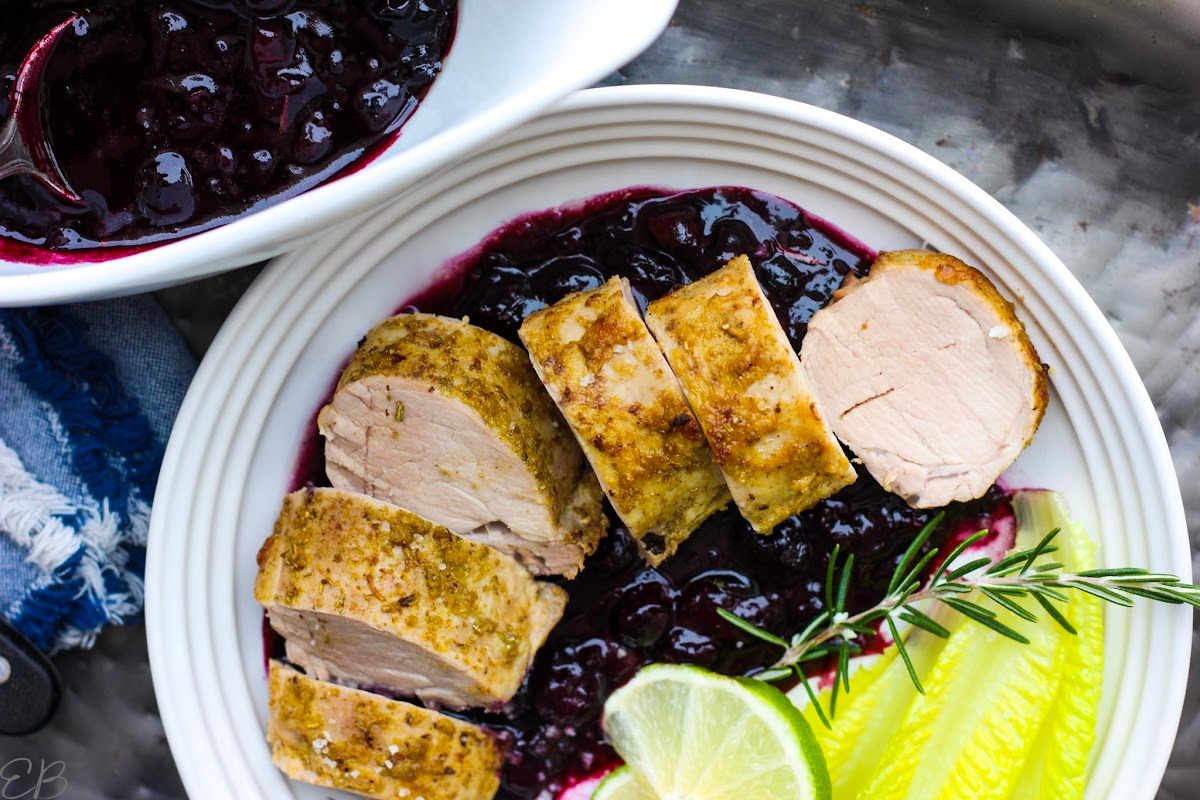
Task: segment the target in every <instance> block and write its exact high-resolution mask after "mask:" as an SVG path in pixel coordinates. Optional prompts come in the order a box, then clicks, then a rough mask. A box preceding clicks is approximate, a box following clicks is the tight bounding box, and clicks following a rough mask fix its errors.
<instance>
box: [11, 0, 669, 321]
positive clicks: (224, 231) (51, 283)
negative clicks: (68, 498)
mask: <svg viewBox="0 0 1200 800" xmlns="http://www.w3.org/2000/svg"><path fill="white" fill-rule="evenodd" d="M676 3H677V0H605V1H604V2H602V3H598V2H590V1H589V0H461V3H460V11H459V23H458V30H457V32H456V34H455V38H454V44H453V46H452V48H451V50H450V55H449V56H448V57H447V59H446V61H445V68H444V70H443V71H442V73H441V75H439V76H438V78H437V80H436V81H434V84H433V87H432V88H431V89H430V91H429V94H428V95H427V96H426V97H425V99H424V100H423V101H422V102H421V104H420V106H419V107H418V108H417V111H416V113H414V114H413V116H412V118H411V119H409V121H408V123H407V124H406V125H405V126H404V127H403V129H402V130H401V133H400V136H399V137H398V138H397V139H396V141H395V142H394V143H393V144H392V145H391V146H390V147H389V148H388V149H387V150H386V151H385V152H384V153H383V154H382V155H381V156H379V157H378V158H377V159H376V160H375V161H373V162H372V163H370V164H368V165H367V166H366V167H364V168H363V169H361V170H359V171H358V172H355V173H352V174H350V175H347V176H345V177H342V178H340V179H338V180H335V181H332V182H330V183H327V184H325V185H323V186H320V187H317V188H315V189H313V190H311V191H308V192H305V193H304V194H301V195H299V196H297V197H294V198H292V199H289V200H285V201H283V202H281V203H279V204H278V205H275V206H272V207H270V208H267V209H265V210H263V211H260V212H257V213H254V214H249V215H246V216H243V217H239V218H237V219H235V220H234V221H233V222H230V223H228V224H225V225H222V226H221V227H218V228H214V229H212V230H209V231H205V232H204V233H199V234H196V235H195V236H191V237H188V238H185V239H180V240H176V241H173V242H168V243H165V244H162V245H159V246H156V247H151V248H149V249H146V250H143V251H141V252H131V253H130V254H129V255H123V256H120V257H117V258H113V259H110V260H99V261H74V262H71V263H65V264H61V265H57V266H56V265H35V264H25V263H20V262H11V261H4V260H0V307H4V306H22V305H35V304H39V303H61V302H66V301H71V300H90V299H97V298H101V297H114V296H118V295H122V294H130V293H133V292H140V291H149V290H151V289H156V288H160V287H163V286H168V285H171V284H174V283H181V282H183V281H187V280H193V279H195V278H201V277H204V276H206V275H213V274H215V273H218V272H223V271H225V270H230V269H233V268H235V267H240V266H244V265H246V264H253V263H255V262H257V261H262V260H264V259H267V258H270V257H272V256H275V255H279V254H280V253H283V252H286V251H288V250H292V249H295V248H297V247H300V246H302V245H304V244H305V243H307V242H309V241H311V240H312V239H313V238H314V237H315V236H316V235H319V234H320V233H321V232H323V231H325V230H327V229H328V228H329V227H331V226H333V225H335V224H336V223H339V222H343V221H345V220H348V219H350V218H351V217H354V216H356V215H359V214H362V213H364V212H367V211H370V210H372V209H375V208H379V207H380V206H382V205H384V204H386V203H387V202H389V201H390V200H392V199H394V198H395V197H396V196H397V195H399V194H400V193H402V192H404V191H405V190H406V189H408V188H410V187H412V186H413V185H414V184H417V183H418V182H419V181H420V180H421V179H422V178H423V177H425V176H427V175H430V174H431V173H433V172H435V171H436V170H437V169H439V168H440V167H443V166H445V165H446V164H448V163H451V162H453V161H455V160H456V159H459V158H462V157H463V156H464V155H466V154H468V153H469V152H471V151H472V150H474V149H477V148H479V147H481V146H484V145H486V144H487V143H489V142H490V141H492V140H494V139H496V138H498V137H500V136H501V135H502V134H503V133H504V132H505V131H507V130H509V129H510V128H513V127H515V126H516V125H518V124H520V123H521V122H523V121H525V120H527V119H529V118H530V117H532V116H534V115H535V114H537V113H538V112H539V111H541V110H542V109H544V108H546V107H548V106H550V105H551V104H552V103H554V102H555V101H557V100H559V99H561V98H563V97H565V96H566V95H567V94H569V93H570V92H572V91H574V90H576V89H580V88H583V87H585V86H589V85H591V84H593V83H595V82H596V81H598V80H599V79H601V78H603V77H604V76H605V75H608V74H609V73H611V72H612V71H613V70H615V69H617V68H618V67H620V66H621V65H623V64H625V63H626V62H627V61H629V60H630V59H632V58H634V57H635V56H636V55H638V54H639V53H641V52H642V51H643V50H644V49H646V48H647V47H648V46H649V45H650V43H651V42H653V41H654V39H655V38H657V37H658V35H659V33H661V32H662V30H663V28H665V27H666V25H667V22H668V21H669V20H670V18H671V15H672V13H674V11H675V5H676ZM81 255H83V257H85V258H86V254H81Z"/></svg>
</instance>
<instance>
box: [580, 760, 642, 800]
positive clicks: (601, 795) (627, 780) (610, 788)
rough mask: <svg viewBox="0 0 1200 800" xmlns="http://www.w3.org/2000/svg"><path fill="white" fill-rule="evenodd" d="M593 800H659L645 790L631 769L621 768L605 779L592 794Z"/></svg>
mask: <svg viewBox="0 0 1200 800" xmlns="http://www.w3.org/2000/svg"><path fill="white" fill-rule="evenodd" d="M592 800H658V798H657V797H656V796H655V795H654V794H652V793H651V792H650V791H649V790H647V789H644V788H643V787H642V785H641V784H640V783H638V782H637V778H635V777H633V772H632V771H631V770H630V769H629V767H621V768H620V769H618V770H615V771H614V772H613V773H612V774H611V775H609V776H608V777H607V778H605V779H604V781H603V782H601V784H600V785H599V786H597V787H596V791H595V792H594V793H593V794H592Z"/></svg>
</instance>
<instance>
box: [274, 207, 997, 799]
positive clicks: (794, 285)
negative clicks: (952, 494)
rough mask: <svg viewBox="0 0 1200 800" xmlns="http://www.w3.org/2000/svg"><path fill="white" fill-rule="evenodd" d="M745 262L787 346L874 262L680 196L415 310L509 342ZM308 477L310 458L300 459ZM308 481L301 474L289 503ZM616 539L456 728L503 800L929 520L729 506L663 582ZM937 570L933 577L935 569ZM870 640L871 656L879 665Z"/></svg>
mask: <svg viewBox="0 0 1200 800" xmlns="http://www.w3.org/2000/svg"><path fill="white" fill-rule="evenodd" d="M743 253H744V254H746V255H748V256H749V257H750V259H751V261H752V262H753V264H754V266H755V269H756V272H757V274H758V277H759V279H760V281H761V282H762V284H763V288H764V290H765V291H766V294H767V297H768V298H769V299H770V300H771V303H772V305H773V306H774V308H775V311H776V313H777V315H778V317H779V319H780V321H781V322H782V323H783V326H784V328H785V330H786V331H787V333H788V335H789V337H790V338H791V340H792V343H793V344H794V345H795V346H797V347H799V344H800V341H801V340H802V338H803V337H804V332H805V330H806V326H807V323H808V320H809V318H810V317H811V316H812V314H813V312H814V311H816V310H817V309H819V308H821V307H822V306H824V305H826V304H827V303H828V302H829V301H830V299H831V297H832V294H833V292H834V290H836V289H837V288H838V287H839V286H840V285H841V283H842V281H843V279H844V278H845V277H846V276H847V275H848V274H851V273H854V274H855V275H858V276H864V275H866V273H867V271H868V270H869V269H870V265H871V263H872V261H873V259H874V253H873V252H872V251H871V250H869V249H868V248H867V247H866V246H864V245H862V244H861V243H859V242H857V241H855V240H854V239H853V238H851V237H850V236H848V235H846V234H845V233H843V232H841V231H839V230H837V229H836V228H834V227H833V226H831V225H829V224H828V223H826V222H824V221H823V220H820V219H818V218H816V217H814V216H812V215H810V214H807V213H806V212H804V211H802V210H801V209H799V208H798V207H796V206H795V205H793V204H791V203H789V202H788V201H786V200H782V199H780V198H778V197H773V196H771V195H767V194H763V193H760V192H755V191H752V190H749V189H742V188H735V187H718V188H711V189H700V190H694V191H685V192H673V191H668V190H661V189H652V188H637V189H630V190H626V191H623V192H618V193H615V194H611V195H605V196H602V197H598V198H594V199H592V200H590V201H587V202H585V203H582V204H578V205H575V206H569V207H564V208H561V209H555V210H552V211H547V212H544V213H540V214H534V215H531V216H527V217H523V218H521V219H518V220H516V221H514V222H512V223H509V224H508V225H506V226H504V227H503V228H501V229H500V230H498V231H496V232H495V233H494V234H492V235H491V236H490V237H488V238H487V239H486V240H485V241H484V242H483V243H482V244H481V245H480V246H479V247H477V248H475V249H474V250H473V251H471V252H470V253H468V254H466V255H465V256H464V257H462V258H460V259H458V260H456V261H455V262H453V263H452V264H451V265H449V266H448V270H447V274H446V277H445V278H444V279H443V280H442V281H441V282H440V283H439V284H438V285H437V286H435V287H434V288H433V289H431V290H429V291H427V292H426V293H424V294H422V295H421V296H419V297H417V298H415V299H414V300H412V301H411V303H410V304H409V305H408V306H406V308H409V309H420V310H423V311H433V312H437V313H443V314H448V315H452V316H469V317H470V320H471V322H472V323H473V324H476V325H480V326H482V327H484V328H487V329H489V330H492V331H495V332H497V333H499V334H501V335H503V336H506V337H508V338H509V339H511V340H513V341H517V336H516V332H517V328H518V327H519V325H520V323H521V320H522V319H523V318H524V317H525V316H526V315H527V314H529V313H531V312H532V311H535V310H537V309H538V308H542V307H543V306H545V305H548V304H552V303H554V302H556V301H557V300H559V299H560V298H562V297H563V296H565V295H566V294H568V293H570V292H574V291H579V290H583V289H590V288H593V287H596V286H599V285H600V284H602V283H603V282H604V281H605V280H607V279H608V278H609V277H610V276H612V275H617V274H619V275H623V276H625V277H627V278H629V280H630V282H631V283H632V285H633V288H634V292H635V295H636V296H637V298H638V300H639V302H640V303H642V304H643V305H644V304H645V303H647V302H649V301H652V300H654V299H656V298H658V297H660V296H662V295H663V294H665V293H666V292H668V291H669V290H670V289H671V288H673V287H674V286H676V285H678V284H680V283H686V282H690V281H692V280H695V279H696V278H699V277H701V276H703V275H705V274H707V273H709V272H711V271H713V270H714V269H716V268H718V267H720V266H722V265H723V264H724V263H725V262H726V261H728V260H729V259H730V258H732V257H733V256H736V255H739V254H743ZM308 459H309V460H308V461H307V462H306V463H307V464H308V465H309V468H310V469H314V470H315V469H319V467H320V466H321V464H320V461H319V459H317V458H313V457H312V456H308ZM316 477H320V478H321V479H323V478H324V476H323V475H321V476H318V475H317V474H316V473H315V472H309V473H307V474H298V476H297V486H299V485H302V484H303V482H304V481H305V480H310V479H313V478H316ZM946 511H947V519H946V522H945V523H944V524H943V525H942V526H941V527H940V529H939V531H938V532H937V533H936V534H935V535H934V536H933V537H932V538H931V541H930V542H929V543H928V544H927V545H926V546H927V547H933V546H942V545H943V544H945V543H946V542H948V541H949V542H953V541H956V540H958V539H961V538H962V537H963V536H964V533H965V532H974V531H975V530H978V529H980V528H984V527H990V526H991V525H992V524H993V523H994V522H995V521H998V520H1005V519H1007V518H1009V517H1011V508H1010V505H1009V502H1008V494H1007V492H1006V491H1005V490H1004V489H1002V488H1000V487H993V488H992V489H991V490H990V491H989V492H988V493H987V494H986V495H985V496H984V497H982V498H980V499H979V500H976V501H973V502H971V503H966V504H955V505H953V506H951V507H949V508H948V509H947V510H946ZM608 513H609V517H610V520H611V523H612V527H611V530H610V533H609V534H608V536H607V537H606V538H605V539H604V540H602V542H601V544H600V547H599V549H598V550H597V551H596V553H595V554H593V555H592V556H591V557H590V558H589V559H588V561H587V563H586V565H585V568H584V570H583V572H582V573H581V574H580V576H579V577H578V578H577V579H575V580H574V581H570V582H563V585H564V586H565V587H566V588H567V590H568V592H569V594H570V598H571V599H570V603H569V605H568V607H567V610H566V613H565V615H564V616H563V619H562V621H561V622H560V623H559V624H558V626H557V627H556V628H555V629H554V631H553V632H552V633H551V635H550V638H549V640H548V641H547V643H546V645H545V646H544V647H543V648H542V650H541V651H540V652H539V654H538V656H537V658H536V659H535V661H534V665H533V668H532V669H531V671H530V674H529V677H528V678H527V679H526V681H525V684H524V685H523V686H522V688H521V690H520V692H519V693H518V694H517V696H516V697H515V698H514V699H513V701H512V702H511V703H510V704H509V706H508V707H507V708H506V709H505V710H504V711H503V712H502V713H494V714H485V713H482V712H468V713H466V714H463V715H462V716H464V717H466V718H468V719H471V720H474V721H476V722H479V723H481V724H484V725H486V726H488V727H490V728H491V729H492V730H494V731H496V732H497V733H498V734H499V736H500V737H501V738H502V739H503V740H505V742H506V744H507V745H508V748H509V755H508V762H507V764H506V766H505V769H504V775H503V784H502V788H501V790H500V793H499V795H498V797H499V798H502V799H503V800H515V799H516V798H532V797H537V796H539V794H541V793H542V792H544V791H548V792H550V793H551V795H552V796H553V795H557V794H558V793H559V792H560V791H562V790H563V789H565V788H566V787H569V786H571V785H573V784H574V783H576V782H578V781H579V780H580V779H582V778H584V777H586V776H589V775H594V774H596V773H597V772H600V771H602V770H604V769H606V768H608V767H610V766H611V765H612V764H613V763H615V761H616V756H615V754H614V753H613V752H612V751H611V749H609V748H608V746H607V745H606V744H605V743H604V741H603V733H602V731H601V728H600V715H601V712H602V709H603V705H604V700H605V699H606V698H607V697H608V695H609V694H610V693H611V692H612V691H613V690H615V689H616V688H617V687H618V686H620V685H621V684H622V683H624V682H625V681H626V680H628V679H629V678H630V677H632V676H633V674H634V673H635V672H636V671H637V670H638V668H639V667H640V666H642V665H643V664H647V663H650V662H675V663H685V664H697V665H700V666H704V667H707V668H709V669H713V670H716V671H718V672H722V673H724V674H728V675H744V674H753V673H754V672H756V671H758V670H759V669H761V668H762V667H764V666H765V665H767V664H769V663H770V662H771V661H773V660H774V659H775V658H776V657H777V656H778V652H777V651H776V650H775V649H774V648H773V647H771V646H770V645H766V644H764V643H762V642H760V641H759V640H756V639H753V638H751V637H748V636H746V635H745V634H743V633H742V632H741V631H739V630H737V629H736V628H734V627H733V626H731V625H729V624H728V623H726V622H724V621H723V620H722V619H721V618H720V617H719V616H718V615H717V608H725V609H728V610H729V611H732V612H734V613H736V614H738V615H740V616H742V617H743V618H745V619H747V620H749V621H751V622H753V623H755V624H756V625H759V626H761V627H764V628H766V629H768V630H771V631H773V632H775V633H776V634H779V635H788V634H791V633H794V632H796V631H798V630H800V629H801V628H803V627H804V626H805V624H806V623H807V622H808V621H809V620H811V619H812V618H813V617H814V616H815V615H816V614H819V613H820V612H821V611H822V610H823V608H824V601H823V591H822V587H823V581H824V576H825V570H826V567H827V564H828V559H829V554H830V552H831V551H832V549H833V547H834V545H835V544H840V545H841V549H842V552H843V553H845V552H851V553H853V554H854V557H855V570H854V575H855V581H854V583H853V585H852V586H851V589H850V600H849V606H850V607H851V608H858V609H861V608H865V607H868V606H869V605H872V604H874V603H875V602H877V601H878V600H880V599H881V598H882V597H883V596H884V594H885V592H886V587H887V582H888V580H889V579H890V577H891V575H892V572H893V571H894V569H895V566H896V563H897V561H898V559H899V558H900V557H901V555H902V554H903V552H904V550H905V548H906V547H907V545H908V543H909V542H910V541H911V540H912V537H913V536H914V535H915V534H916V532H917V531H918V530H920V529H921V527H923V526H924V525H925V523H926V522H928V521H929V519H930V518H932V516H933V515H934V514H935V513H936V512H935V511H933V510H916V509H912V508H909V507H908V506H907V505H906V504H905V503H904V502H903V501H901V500H899V499H898V498H897V497H895V496H894V495H891V494H888V493H887V492H885V491H883V489H881V488H880V487H879V485H878V484H877V483H875V481H874V480H872V479H871V477H870V476H869V475H867V474H866V472H865V471H863V470H861V469H860V470H859V478H858V481H857V482H856V483H855V484H853V485H852V486H850V487H847V488H846V489H844V490H842V491H841V492H839V493H838V494H837V495H836V496H834V497H832V498H830V499H828V500H826V501H824V502H822V503H820V504H818V505H817V506H815V507H814V508H812V509H810V510H809V511H806V512H804V513H802V514H800V515H798V516H795V517H792V518H791V519H788V520H786V521H785V522H783V523H782V524H781V525H779V526H778V527H777V528H776V531H775V533H774V534H773V535H771V536H760V535H758V534H755V533H754V532H753V531H752V529H751V528H750V526H749V524H748V523H746V521H745V520H744V519H743V518H742V517H741V516H740V515H739V514H738V512H737V510H736V508H733V507H730V508H727V509H725V510H724V511H722V512H720V513H718V514H716V515H714V516H712V517H711V518H709V519H708V520H707V521H706V522H705V523H704V524H703V525H702V526H701V527H700V528H699V529H698V530H697V531H696V532H695V533H694V534H692V536H691V538H690V539H688V540H687V541H686V542H685V543H684V544H683V546H681V547H680V549H679V551H678V553H677V554H676V555H675V556H673V557H672V558H671V559H669V560H667V561H666V562H665V563H664V564H662V565H661V566H660V567H658V568H656V569H655V568H650V567H647V566H645V564H644V563H642V561H641V560H640V558H639V557H638V555H637V551H636V549H635V547H634V545H633V542H632V539H631V538H630V536H629V534H628V532H627V531H626V530H625V528H624V526H623V525H622V524H621V523H620V521H619V520H618V519H617V517H616V515H615V514H613V513H612V510H611V509H608ZM932 568H933V567H931V569H932ZM879 646H880V644H879V642H877V641H876V642H871V641H867V642H865V643H864V648H865V649H868V650H869V649H871V648H878V647H879Z"/></svg>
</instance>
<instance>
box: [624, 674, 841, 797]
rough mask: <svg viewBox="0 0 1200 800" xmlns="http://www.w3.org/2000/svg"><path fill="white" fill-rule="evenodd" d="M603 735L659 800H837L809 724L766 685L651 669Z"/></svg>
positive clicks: (627, 689)
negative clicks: (667, 799) (778, 799)
mask: <svg viewBox="0 0 1200 800" xmlns="http://www.w3.org/2000/svg"><path fill="white" fill-rule="evenodd" d="M604 727H605V731H606V732H607V734H608V738H609V741H611V742H612V743H613V746H614V747H615V748H616V750H617V752H618V753H619V754H620V755H621V757H622V758H623V759H624V760H625V762H626V764H627V765H628V767H629V769H630V770H631V771H632V773H633V775H634V777H635V778H636V779H637V780H638V782H639V783H641V784H642V785H643V786H645V787H649V788H651V789H652V790H653V791H654V793H655V794H656V795H657V796H659V797H671V798H680V799H681V800H682V799H684V798H687V799H689V800H691V799H692V798H695V800H759V798H761V799H762V800H767V799H768V798H775V797H788V798H795V800H808V799H809V798H812V800H828V798H829V797H830V783H829V775H828V771H827V770H826V767H825V760H824V756H823V755H822V753H821V750H820V747H819V746H818V745H817V742H816V739H815V738H814V737H813V733H812V730H811V728H809V726H808V723H807V722H806V721H805V720H804V717H803V715H802V714H801V713H800V712H799V711H798V710H797V709H796V708H795V707H794V706H793V705H792V704H791V703H789V702H788V701H787V698H786V697H784V695H783V694H782V693H781V692H779V690H777V689H775V688H774V687H772V686H769V685H767V684H765V683H762V682H760V681H752V680H746V679H740V678H727V677H724V676H720V675H716V674H714V673H711V672H708V671H706V670H703V669H700V668H698V667H689V666H680V665H665V664H660V665H651V666H649V667H646V668H644V669H643V670H641V671H640V672H639V673H638V674H637V676H635V677H634V679H633V680H632V681H630V682H629V683H628V684H626V685H625V686H624V687H622V688H621V689H619V690H617V692H615V693H614V694H613V695H612V696H611V697H610V698H609V700H608V702H607V703H606V704H605V715H604Z"/></svg>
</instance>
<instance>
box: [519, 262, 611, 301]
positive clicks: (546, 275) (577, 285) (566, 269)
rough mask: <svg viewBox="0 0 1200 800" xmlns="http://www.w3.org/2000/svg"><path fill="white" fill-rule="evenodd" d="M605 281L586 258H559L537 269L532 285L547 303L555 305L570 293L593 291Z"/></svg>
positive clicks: (601, 273)
mask: <svg viewBox="0 0 1200 800" xmlns="http://www.w3.org/2000/svg"><path fill="white" fill-rule="evenodd" d="M605 280H607V278H606V277H605V275H604V273H603V272H601V271H600V269H599V268H598V267H597V266H596V263H595V262H594V261H593V260H592V259H591V258H589V257H588V256H584V255H576V256H560V257H557V258H552V259H550V260H549V261H547V262H545V263H544V264H542V266H540V267H538V269H537V272H536V273H535V274H534V276H533V280H532V285H533V288H534V290H535V291H537V292H539V293H540V294H541V296H542V298H543V299H544V300H545V301H546V302H547V303H557V302H558V301H559V300H561V299H562V298H564V297H566V296H567V295H569V294H571V293H572V292H585V291H587V290H589V289H595V288H596V287H597V286H600V285H601V284H603V283H604V281H605Z"/></svg>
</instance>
